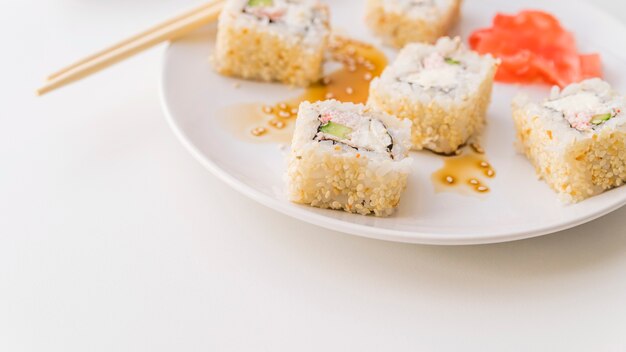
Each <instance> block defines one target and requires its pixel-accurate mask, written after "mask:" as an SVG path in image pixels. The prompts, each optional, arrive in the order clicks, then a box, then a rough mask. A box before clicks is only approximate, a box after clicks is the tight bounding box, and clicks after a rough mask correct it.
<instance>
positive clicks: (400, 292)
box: [0, 0, 626, 352]
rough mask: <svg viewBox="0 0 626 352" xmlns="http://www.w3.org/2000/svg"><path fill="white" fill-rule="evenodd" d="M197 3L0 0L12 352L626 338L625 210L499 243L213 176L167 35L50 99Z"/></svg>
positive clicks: (5, 284)
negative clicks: (164, 60)
mask: <svg viewBox="0 0 626 352" xmlns="http://www.w3.org/2000/svg"><path fill="white" fill-rule="evenodd" d="M195 3H198V1H195V0H133V1H129V0H107V1H100V0H45V1H44V0H39V1H36V0H19V1H17V0H0V4H2V8H1V9H0V30H1V31H0V33H2V34H1V38H2V49H0V50H1V55H0V122H1V127H0V351H11V352H12V351H64V352H66V351H151V352H153V351H331V350H332V351H383V350H384V351H492V350H493V351H529V350H533V351H538V350H544V351H626V219H625V218H626V209H622V210H620V211H617V212H615V213H613V214H611V215H608V216H606V217H604V218H602V219H600V220H598V221H595V222H593V223H590V224H587V225H584V226H581V227H579V228H576V229H573V230H570V231H566V232H562V233H559V234H555V235H551V236H546V237H542V238H538V239H533V240H527V241H521V242H516V243H508V244H500V245H490V246H476V247H454V248H444V247H428V246H415V245H403V244H395V243H387V242H380V241H375V240H367V239H362V238H357V237H352V236H349V235H344V234H340V233H335V232H332V231H327V230H323V229H320V228H317V227H315V226H311V225H307V224H304V223H301V222H299V221H296V220H293V219H290V218H288V217H285V216H283V215H280V214H278V213H275V212H274V211H271V210H269V209H266V208H264V207H262V206H260V205H258V204H256V203H254V202H252V201H251V200H249V199H247V198H245V197H243V196H241V195H239V194H238V193H236V192H235V191H233V190H231V189H229V188H228V187H227V186H225V184H223V183H222V182H220V181H219V180H217V179H216V178H215V177H213V176H212V175H210V174H209V173H208V172H207V171H205V170H204V169H202V167H201V166H200V165H199V164H198V163H197V162H195V161H194V160H193V159H192V157H191V156H190V155H189V154H187V152H186V151H185V150H184V149H183V147H182V146H181V145H179V143H178V141H176V139H175V137H174V136H173V134H172V133H171V132H170V131H169V129H168V127H167V124H166V122H165V120H164V117H163V114H162V112H161V110H160V106H159V99H158V80H159V74H160V71H159V70H160V63H161V57H162V51H163V47H160V48H157V49H155V50H152V51H150V52H147V53H145V54H142V55H139V56H137V57H135V58H132V59H131V60H128V61H127V62H124V63H122V64H121V65H118V66H116V67H114V68H112V69H110V70H107V71H105V72H103V73H101V74H98V75H96V76H94V77H91V78H89V79H87V80H85V81H83V82H80V83H79V84H75V85H72V86H70V87H67V88H64V89H62V90H60V91H58V92H55V93H53V94H50V95H49V96H46V97H44V98H35V97H34V94H33V91H34V89H35V88H36V87H37V86H38V85H39V83H41V80H42V78H43V77H44V76H45V75H46V74H47V73H50V72H51V71H53V70H54V69H56V68H59V67H62V66H63V65H64V64H67V63H69V62H70V61H72V60H73V59H76V58H79V57H81V56H84V55H85V54H89V53H91V52H93V51H95V50H97V49H100V48H101V47H103V46H105V45H107V44H110V43H112V42H114V41H116V40H117V39H120V38H123V37H125V36H127V35H128V34H130V33H134V32H136V31H138V30H140V29H143V28H144V27H146V26H148V25H150V24H152V23H155V22H158V21H160V20H163V19H165V18H167V17H169V16H171V15H172V14H173V13H176V12H177V11H179V10H180V9H183V8H186V7H189V6H190V5H193V4H195ZM595 3H598V4H599V6H602V7H603V8H605V9H607V10H609V11H612V12H613V13H618V12H620V11H621V12H622V13H624V12H625V11H626V3H624V2H618V1H614V0H601V1H599V0H596V1H595ZM572 6H575V2H572ZM599 25H601V24H599Z"/></svg>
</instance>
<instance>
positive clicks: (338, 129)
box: [320, 121, 352, 139]
mask: <svg viewBox="0 0 626 352" xmlns="http://www.w3.org/2000/svg"><path fill="white" fill-rule="evenodd" d="M320 132H323V133H326V134H330V135H333V136H335V137H337V138H339V139H348V135H349V134H350V133H352V128H350V127H348V126H344V125H341V124H338V123H334V122H332V121H330V122H328V123H327V124H325V125H323V126H321V127H320Z"/></svg>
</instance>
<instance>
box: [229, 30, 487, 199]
mask: <svg viewBox="0 0 626 352" xmlns="http://www.w3.org/2000/svg"><path fill="white" fill-rule="evenodd" d="M330 49H331V50H330V56H331V61H333V62H335V63H339V64H341V68H339V69H337V70H335V71H333V72H332V73H330V74H328V75H326V77H325V78H324V79H322V80H321V81H319V82H317V83H315V84H313V85H312V86H310V87H308V88H306V90H305V91H304V93H303V94H302V95H300V96H298V97H297V98H294V99H290V100H285V101H282V102H279V103H276V104H270V105H267V104H262V103H249V104H238V105H234V106H231V107H228V108H225V109H222V110H221V111H220V112H219V114H218V115H219V117H220V118H221V119H222V121H223V125H224V127H225V128H226V129H227V130H228V131H229V132H230V133H231V134H233V135H234V136H236V137H237V138H239V139H241V140H243V141H245V142H250V143H275V144H289V143H290V142H291V137H292V135H293V129H294V125H295V119H296V116H297V114H298V109H297V108H298V106H299V105H300V103H301V102H303V101H319V100H325V99H337V100H339V101H343V102H352V103H366V102H367V98H368V95H369V85H370V81H371V80H372V78H374V77H377V76H379V75H380V74H381V73H382V71H383V70H384V68H385V66H387V58H386V56H385V54H384V53H383V52H382V51H380V50H378V49H377V48H375V47H373V46H371V45H369V44H366V43H362V42H358V41H355V40H352V39H348V38H344V37H340V36H335V37H333V39H332V40H331V45H330ZM442 158H443V160H444V166H443V168H441V169H439V170H437V171H436V172H435V173H433V175H432V177H431V178H432V182H433V185H434V187H435V190H436V191H437V192H457V193H461V194H467V193H468V192H472V193H479V194H485V193H488V192H489V191H490V188H489V187H488V186H487V185H486V184H485V183H484V181H483V180H484V179H485V178H493V177H495V170H493V168H492V167H491V165H490V164H489V162H488V161H487V160H486V158H485V156H484V152H483V151H482V149H481V148H480V147H477V146H475V145H474V146H472V148H464V150H462V151H461V155H458V156H452V157H442Z"/></svg>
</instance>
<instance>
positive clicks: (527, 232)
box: [159, 1, 626, 246]
mask: <svg viewBox="0 0 626 352" xmlns="http://www.w3.org/2000/svg"><path fill="white" fill-rule="evenodd" d="M583 3H585V5H587V6H591V7H593V8H594V10H596V11H597V12H599V13H600V14H602V15H603V16H604V17H605V18H609V19H611V21H613V22H614V24H615V22H616V21H617V20H616V19H615V18H614V17H613V16H611V15H609V14H608V13H606V12H605V11H602V10H601V9H598V8H597V7H596V6H594V5H593V4H591V3H589V2H587V1H583ZM618 23H619V24H620V26H621V27H622V28H623V29H624V30H625V31H626V25H624V24H622V23H621V22H618ZM175 45H176V42H175V41H174V42H170V43H168V45H167V47H166V49H165V52H164V54H163V56H162V59H161V72H160V77H159V100H160V105H161V108H162V110H163V113H164V115H165V119H166V121H167V123H168V125H169V127H170V128H171V129H172V131H173V132H174V135H175V136H176V139H178V141H179V142H180V143H181V144H182V145H183V147H184V148H185V149H186V150H187V151H188V152H189V153H190V154H191V155H192V156H193V158H194V159H196V160H197V161H198V162H199V163H200V164H201V165H202V166H203V167H205V168H206V169H207V170H209V171H210V172H211V173H212V174H213V175H215V176H216V177H217V178H218V179H220V180H221V181H223V182H225V183H226V184H228V185H229V186H230V187H232V188H233V189H235V190H236V191H238V192H239V193H241V194H243V195H244V196H246V197H249V198H251V199H253V200H254V201H256V202H258V203H260V204H262V205H263V206H266V207H268V208H270V209H273V210H275V211H278V212H280V213H282V214H285V215H287V216H290V217H292V218H295V219H298V220H300V221H304V222H306V223H309V224H312V225H315V226H318V227H321V228H325V229H329V230H334V231H338V232H342V233H346V234H350V235H354V236H359V237H365V238H370V239H376V240H383V241H389V242H400V243H410V244H424V245H444V246H457V245H481V244H494V243H504V242H512V241H518V240H523V239H529V238H534V237H539V236H544V235H548V234H553V233H556V232H560V231H564V230H568V229H571V228H574V227H577V226H580V225H583V224H586V223H588V222H591V221H593V220H596V219H598V218H600V217H602V216H604V215H607V214H609V213H612V212H614V211H616V210H618V209H620V208H622V207H623V206H624V205H626V197H624V198H622V199H618V201H615V202H614V203H613V204H610V205H609V206H607V207H604V208H601V209H598V210H596V211H592V212H590V213H589V214H587V215H586V216H582V217H579V218H575V219H570V220H568V221H565V222H562V223H555V224H550V225H548V226H537V227H535V228H531V229H524V230H517V231H513V232H506V231H500V232H493V233H491V234H486V235H475V236H471V237H468V236H462V235H460V234H445V235H444V234H442V233H437V234H434V233H429V232H423V231H406V230H394V229H387V228H378V227H371V226H367V225H362V224H356V223H352V222H347V221H343V220H339V219H335V218H330V217H326V216H324V215H322V214H317V213H314V212H310V211H303V210H302V209H300V208H299V207H297V206H294V204H292V203H288V202H287V201H285V200H280V199H277V198H274V197H271V196H269V195H267V194H264V193H263V192H260V191H258V190H256V189H255V188H254V187H251V186H248V185H247V184H245V183H244V182H242V181H240V180H238V179H237V178H235V177H233V176H232V175H230V174H229V173H228V172H226V171H225V170H223V169H222V168H220V167H219V166H218V165H217V164H216V163H214V162H213V161H212V160H211V159H210V158H208V157H207V156H205V155H204V153H202V152H201V151H200V150H199V149H198V148H197V147H196V146H195V145H194V144H193V143H192V142H191V139H190V138H188V137H187V135H186V134H185V133H184V131H183V129H182V128H181V127H180V125H179V124H178V122H177V119H176V118H175V117H174V114H173V113H172V111H171V109H170V107H169V104H168V99H167V96H166V79H167V67H168V66H167V62H168V58H169V55H170V53H171V52H172V47H174V46H175Z"/></svg>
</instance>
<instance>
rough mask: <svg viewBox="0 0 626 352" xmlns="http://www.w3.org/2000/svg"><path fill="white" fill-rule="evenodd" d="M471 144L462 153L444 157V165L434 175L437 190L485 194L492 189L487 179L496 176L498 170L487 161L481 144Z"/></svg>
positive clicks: (433, 179)
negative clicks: (469, 147)
mask: <svg viewBox="0 0 626 352" xmlns="http://www.w3.org/2000/svg"><path fill="white" fill-rule="evenodd" d="M471 146H472V147H471V149H468V148H466V149H465V150H463V151H462V152H461V154H460V155H457V156H451V157H446V158H444V159H443V162H444V164H443V167H442V168H441V169H439V170H437V171H435V173H433V175H432V181H433V184H434V186H435V190H436V191H437V192H458V193H461V194H466V193H468V192H471V193H475V194H485V193H489V192H490V191H491V189H490V187H489V186H488V185H487V184H486V181H485V179H493V178H494V177H496V170H495V169H494V168H493V167H492V166H491V164H490V163H489V162H488V161H487V159H486V158H485V155H484V150H483V149H482V148H481V147H480V146H478V145H477V144H472V145H471ZM477 150H479V151H480V152H478V151H477Z"/></svg>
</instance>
